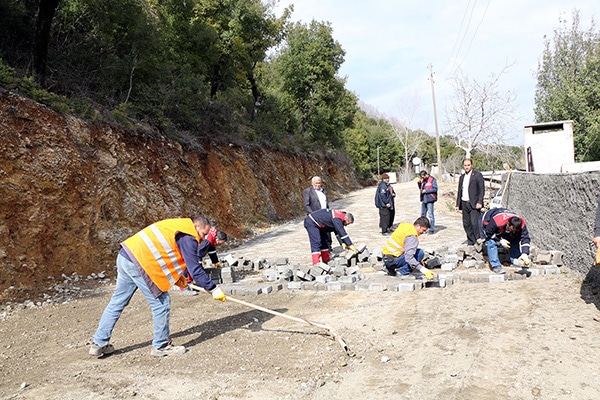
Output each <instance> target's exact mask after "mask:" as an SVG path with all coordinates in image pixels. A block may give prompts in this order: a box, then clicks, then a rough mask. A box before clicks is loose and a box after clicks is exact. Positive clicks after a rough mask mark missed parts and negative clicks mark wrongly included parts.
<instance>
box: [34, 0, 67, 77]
mask: <svg viewBox="0 0 600 400" xmlns="http://www.w3.org/2000/svg"><path fill="white" fill-rule="evenodd" d="M59 1H60V0H40V5H39V11H38V17H37V22H36V27H35V37H34V48H33V55H34V57H33V66H34V69H35V72H36V74H37V76H38V79H39V80H40V83H41V84H42V86H44V85H45V81H46V60H47V58H48V42H49V41H50V29H51V28H52V19H53V18H54V14H55V13H56V7H58V3H59Z"/></svg>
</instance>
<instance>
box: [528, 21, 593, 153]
mask: <svg viewBox="0 0 600 400" xmlns="http://www.w3.org/2000/svg"><path fill="white" fill-rule="evenodd" d="M560 24H561V27H560V28H559V29H557V30H555V31H554V37H553V42H551V41H550V39H546V40H545V46H544V52H543V54H542V59H541V61H540V63H539V64H538V71H537V88H536V92H535V108H534V112H535V119H536V122H550V121H563V120H573V122H574V132H573V134H574V145H575V156H576V159H577V161H594V160H600V89H599V88H600V34H599V33H598V32H597V31H596V29H595V23H594V20H593V19H592V22H591V26H590V28H589V29H588V30H587V31H584V30H582V29H581V28H580V16H579V12H578V11H577V10H575V11H574V12H573V21H572V23H571V26H570V28H569V27H567V21H566V20H564V19H561V20H560Z"/></svg>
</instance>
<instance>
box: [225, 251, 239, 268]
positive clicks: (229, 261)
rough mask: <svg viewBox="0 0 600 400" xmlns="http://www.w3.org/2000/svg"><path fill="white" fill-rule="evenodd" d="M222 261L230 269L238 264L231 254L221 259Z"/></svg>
mask: <svg viewBox="0 0 600 400" xmlns="http://www.w3.org/2000/svg"><path fill="white" fill-rule="evenodd" d="M222 261H223V262H226V263H227V264H228V265H229V266H230V267H233V266H234V265H236V264H237V262H238V260H237V258H235V257H234V256H233V254H227V255H226V256H225V257H223V258H222Z"/></svg>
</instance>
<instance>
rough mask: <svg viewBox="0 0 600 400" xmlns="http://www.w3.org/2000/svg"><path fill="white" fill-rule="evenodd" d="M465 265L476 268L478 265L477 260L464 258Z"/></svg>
mask: <svg viewBox="0 0 600 400" xmlns="http://www.w3.org/2000/svg"><path fill="white" fill-rule="evenodd" d="M463 267H465V268H475V267H477V260H472V259H469V260H464V261H463Z"/></svg>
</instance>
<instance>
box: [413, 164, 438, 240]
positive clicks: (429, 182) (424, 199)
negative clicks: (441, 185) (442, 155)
mask: <svg viewBox="0 0 600 400" xmlns="http://www.w3.org/2000/svg"><path fill="white" fill-rule="evenodd" d="M419 175H420V176H421V180H420V181H419V182H417V185H418V186H419V191H420V195H421V217H426V216H427V214H428V213H429V225H430V226H429V234H430V235H433V234H434V233H435V216H434V215H433V204H434V203H435V202H436V201H437V191H438V186H437V181H436V179H435V178H434V177H433V176H431V175H429V173H427V171H421V172H420V173H419Z"/></svg>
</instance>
